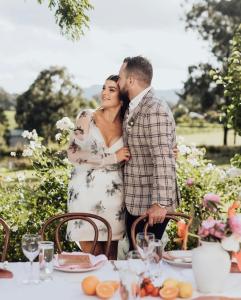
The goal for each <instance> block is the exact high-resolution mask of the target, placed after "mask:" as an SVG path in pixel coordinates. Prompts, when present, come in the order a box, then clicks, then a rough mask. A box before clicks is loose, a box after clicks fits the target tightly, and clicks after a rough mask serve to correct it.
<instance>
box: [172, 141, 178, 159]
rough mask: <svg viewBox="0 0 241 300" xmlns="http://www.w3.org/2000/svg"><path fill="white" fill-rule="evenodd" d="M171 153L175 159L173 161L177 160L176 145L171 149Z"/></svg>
mask: <svg viewBox="0 0 241 300" xmlns="http://www.w3.org/2000/svg"><path fill="white" fill-rule="evenodd" d="M172 151H173V155H174V157H175V160H177V158H178V153H179V150H178V148H177V144H176V145H175V146H174V147H173V148H172Z"/></svg>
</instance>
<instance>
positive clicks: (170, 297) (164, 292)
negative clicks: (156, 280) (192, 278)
mask: <svg viewBox="0 0 241 300" xmlns="http://www.w3.org/2000/svg"><path fill="white" fill-rule="evenodd" d="M178 293H179V288H178V287H176V286H164V287H163V288H161V289H160V292H159V295H160V296H161V298H162V299H163V300H174V299H176V298H177V296H178Z"/></svg>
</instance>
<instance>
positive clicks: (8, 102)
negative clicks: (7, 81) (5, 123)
mask: <svg viewBox="0 0 241 300" xmlns="http://www.w3.org/2000/svg"><path fill="white" fill-rule="evenodd" d="M16 98H17V94H10V93H8V92H6V91H5V90H4V89H3V88H2V87H0V107H1V108H2V109H3V110H14V108H15V106H16Z"/></svg>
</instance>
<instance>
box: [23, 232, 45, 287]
mask: <svg viewBox="0 0 241 300" xmlns="http://www.w3.org/2000/svg"><path fill="white" fill-rule="evenodd" d="M40 241H41V236H40V235H38V234H28V233H27V234H25V235H23V237H22V250H23V253H24V255H25V256H26V257H27V258H28V259H29V261H30V273H29V278H28V279H25V280H23V283H26V284H27V283H38V280H37V279H34V278H33V261H34V259H35V258H36V257H37V256H38V254H39V242H40Z"/></svg>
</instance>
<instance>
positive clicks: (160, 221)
mask: <svg viewBox="0 0 241 300" xmlns="http://www.w3.org/2000/svg"><path fill="white" fill-rule="evenodd" d="M152 75H153V70H152V65H151V64H150V62H149V61H148V60H147V59H145V58H143V57H141V56H136V57H128V58H125V59H124V62H123V64H122V66H121V69H120V72H119V81H118V84H119V87H120V92H121V94H122V95H123V96H128V98H129V99H130V106H129V112H127V113H126V115H125V118H124V123H123V138H124V143H125V146H127V147H128V148H129V151H130V154H131V158H130V160H129V161H127V162H126V163H125V166H124V201H125V205H126V209H127V216H126V228H127V234H128V238H129V241H130V250H132V249H133V245H132V242H131V225H132V224H133V222H134V221H135V220H136V219H137V218H138V217H139V216H140V215H143V214H147V215H148V222H149V225H150V226H152V227H150V228H149V229H148V231H150V232H153V233H154V234H155V236H156V238H159V239H160V238H161V237H162V235H163V232H164V230H165V227H166V225H167V220H165V216H166V214H167V212H169V211H173V210H174V209H175V208H176V207H177V205H178V203H179V192H178V188H177V181H176V169H175V157H174V152H173V148H175V145H176V137H175V122H174V119H173V115H172V113H171V111H170V109H169V108H168V106H167V104H166V103H164V102H163V101H161V100H160V99H158V98H157V97H156V96H155V94H154V91H153V89H152V88H151V81H152ZM164 220H165V221H164ZM143 225H144V224H140V225H139V226H138V227H137V232H141V231H143Z"/></svg>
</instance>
